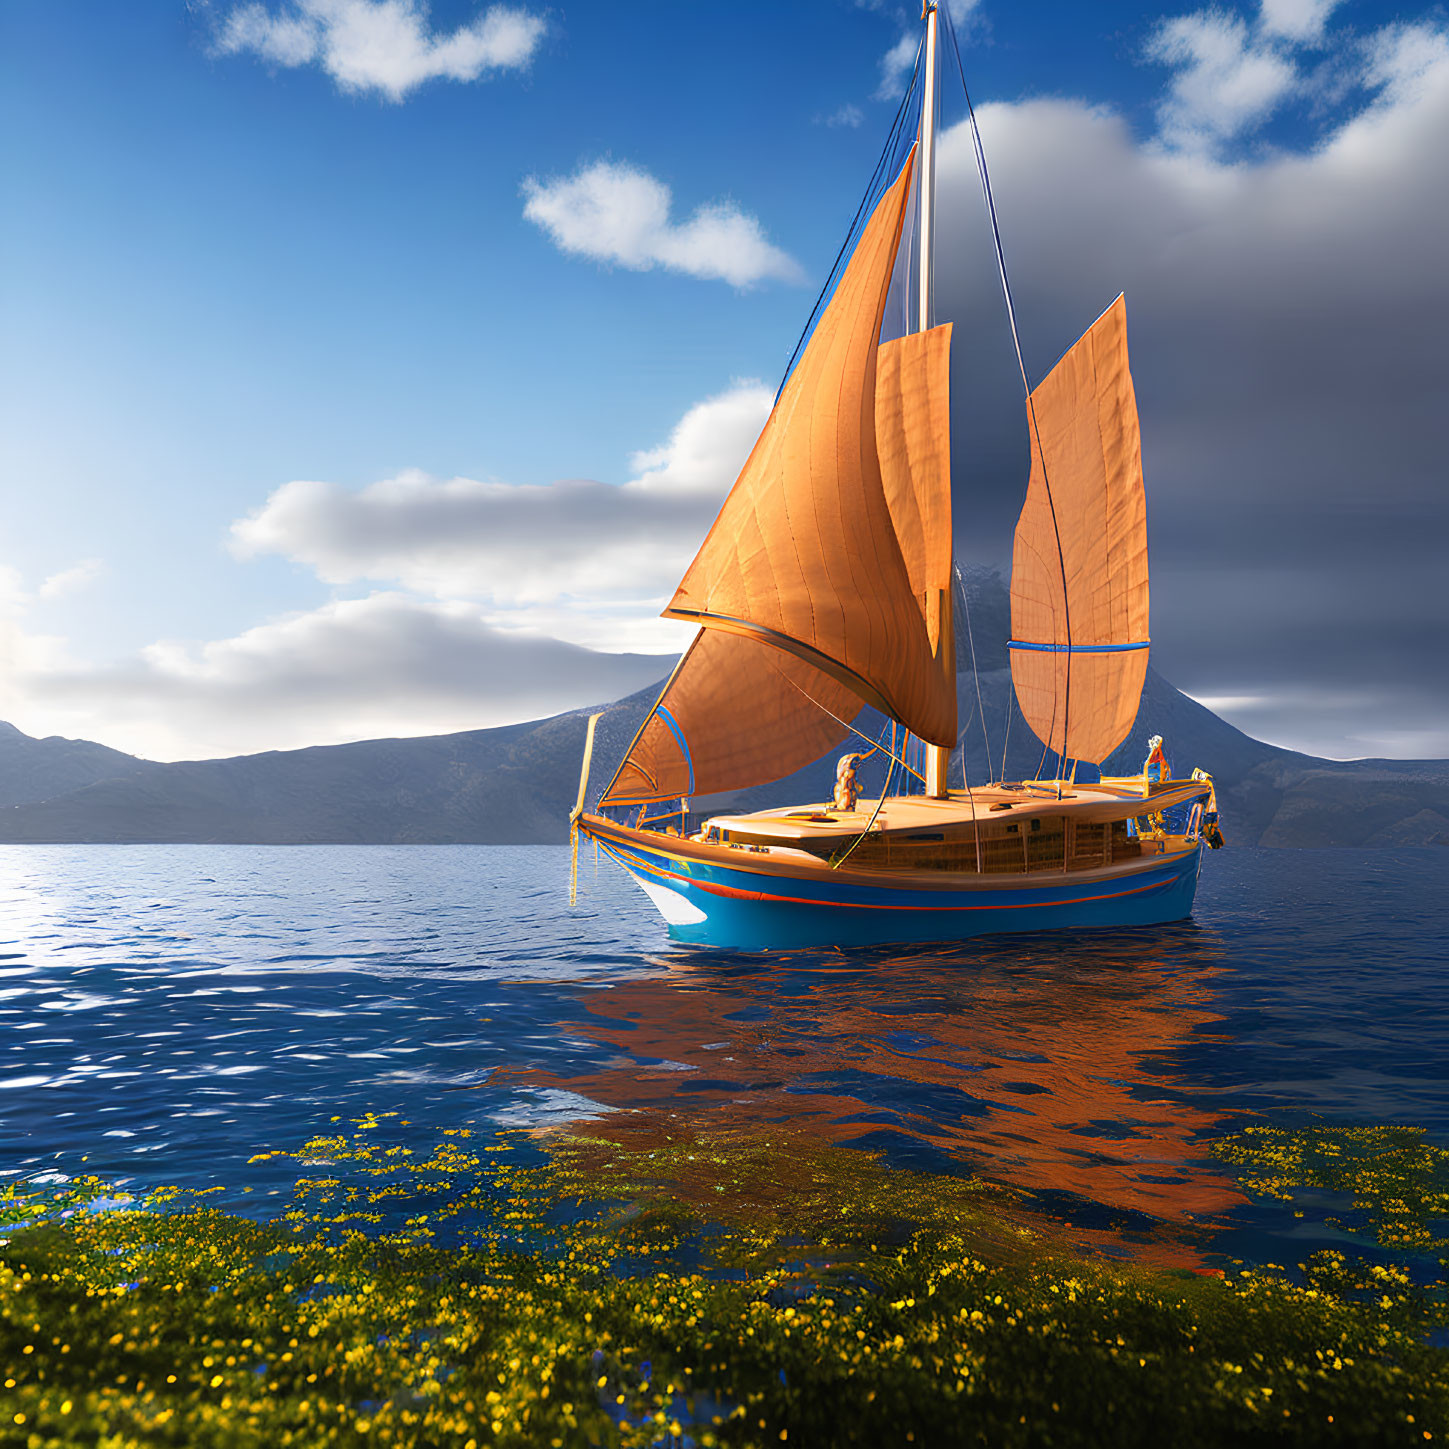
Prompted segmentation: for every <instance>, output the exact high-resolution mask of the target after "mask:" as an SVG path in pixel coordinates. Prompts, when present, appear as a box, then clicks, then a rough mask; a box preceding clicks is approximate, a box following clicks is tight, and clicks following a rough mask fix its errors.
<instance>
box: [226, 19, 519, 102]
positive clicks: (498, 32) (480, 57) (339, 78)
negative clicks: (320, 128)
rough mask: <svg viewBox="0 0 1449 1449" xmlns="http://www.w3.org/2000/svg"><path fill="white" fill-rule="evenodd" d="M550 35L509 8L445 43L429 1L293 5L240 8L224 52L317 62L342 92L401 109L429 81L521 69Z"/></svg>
mask: <svg viewBox="0 0 1449 1449" xmlns="http://www.w3.org/2000/svg"><path fill="white" fill-rule="evenodd" d="M544 30H545V23H544V21H543V20H542V19H541V18H540V17H539V16H537V15H531V14H529V13H528V12H527V11H525V10H520V9H514V8H513V7H511V6H507V5H494V6H491V7H490V8H489V9H488V10H487V12H486V13H485V14H484V15H483V16H482V17H481V18H480V19H478V20H475V21H474V22H473V23H472V24H471V25H463V26H460V27H459V28H458V29H457V30H455V31H453V32H452V33H451V34H449V35H439V34H435V33H434V32H433V31H432V29H431V27H430V25H429V23H428V9H427V6H426V4H424V3H423V0H292V3H291V4H290V5H289V6H287V7H284V8H283V9H281V10H279V11H273V10H270V9H268V8H267V7H266V6H265V5H260V4H249V5H240V6H237V7H236V8H235V9H233V10H231V11H230V12H229V13H228V14H227V16H226V18H225V19H224V20H223V21H222V23H221V26H220V28H219V31H218V34H217V38H216V48H217V50H218V51H219V52H221V53H222V54H223V55H238V54H242V53H244V52H251V53H252V54H254V55H257V56H260V57H261V58H262V59H263V60H266V61H269V62H271V63H272V64H273V65H281V66H288V67H296V66H303V65H310V64H312V63H313V62H314V61H315V62H316V63H317V64H318V65H320V66H321V67H322V69H323V70H324V71H326V72H327V74H328V75H330V76H331V77H332V79H333V80H334V81H335V82H336V84H337V86H338V87H339V89H341V90H344V91H348V92H353V93H358V94H366V93H369V92H375V93H377V94H379V95H383V96H385V97H387V99H388V100H391V101H401V100H402V99H403V98H404V97H405V96H406V95H407V94H408V92H409V91H412V90H414V89H416V88H417V87H418V86H420V85H422V84H423V83H424V82H425V81H430V80H436V79H447V80H457V81H472V80H477V79H478V77H479V76H480V75H482V74H483V73H484V72H485V71H493V70H516V69H520V68H522V67H524V66H526V65H527V64H528V63H529V61H530V60H532V58H533V55H534V52H535V51H536V50H537V49H538V45H539V42H540V41H541V40H542V39H543V34H544Z"/></svg>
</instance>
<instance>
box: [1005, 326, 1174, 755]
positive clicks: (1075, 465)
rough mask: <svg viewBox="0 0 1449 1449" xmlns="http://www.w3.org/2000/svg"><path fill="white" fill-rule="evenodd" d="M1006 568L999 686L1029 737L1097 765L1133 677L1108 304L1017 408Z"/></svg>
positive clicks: (1119, 377) (1136, 649)
mask: <svg viewBox="0 0 1449 1449" xmlns="http://www.w3.org/2000/svg"><path fill="white" fill-rule="evenodd" d="M1029 423H1030V426H1031V434H1032V436H1031V481H1030V483H1029V484H1028V486H1027V494H1026V502H1025V503H1024V504H1023V506H1022V510H1021V517H1020V518H1019V519H1018V521H1017V525H1016V547H1015V551H1014V555H1013V558H1012V568H1011V632H1012V641H1011V645H1010V649H1011V677H1012V682H1013V683H1014V684H1015V686H1016V697H1017V700H1018V701H1019V703H1020V705H1021V712H1022V714H1023V715H1024V716H1025V718H1026V722H1027V724H1028V725H1030V726H1031V728H1032V730H1033V731H1034V732H1035V734H1036V735H1037V737H1038V738H1039V739H1041V740H1042V741H1043V743H1045V744H1046V745H1047V746H1048V747H1049V748H1051V749H1052V750H1054V751H1056V752H1057V753H1058V754H1059V755H1061V756H1063V757H1064V758H1066V759H1076V760H1088V761H1091V762H1093V763H1098V764H1099V763H1100V762H1101V761H1102V760H1104V759H1106V757H1107V756H1108V755H1109V754H1111V753H1112V751H1113V750H1114V749H1116V747H1117V746H1118V745H1119V744H1121V742H1122V740H1123V739H1124V738H1126V735H1127V731H1128V730H1129V729H1131V727H1132V721H1133V719H1134V718H1135V717H1136V714H1137V706H1138V704H1139V702H1140V700H1141V697H1142V684H1143V680H1144V679H1145V678H1146V675H1147V653H1148V632H1147V604H1148V596H1147V500H1146V496H1145V494H1144V492H1143V486H1142V443H1141V437H1140V435H1139V432H1138V425H1137V400H1136V397H1135V395H1134V393H1133V390H1132V375H1131V373H1130V372H1129V371H1128V366H1127V309H1126V305H1125V303H1124V301H1123V299H1122V298H1121V297H1118V298H1117V300H1116V301H1115V302H1114V303H1113V304H1112V305H1111V306H1110V307H1109V308H1108V309H1107V310H1106V311H1105V312H1104V313H1103V314H1102V315H1101V317H1099V318H1098V319H1097V321H1096V322H1094V323H1093V324H1092V326H1091V327H1090V328H1089V329H1088V331H1087V332H1086V334H1085V335H1084V336H1083V337H1082V339H1081V340H1080V341H1079V342H1078V343H1077V344H1076V346H1075V347H1073V348H1072V349H1071V351H1070V352H1068V353H1067V355H1066V356H1065V357H1064V358H1062V360H1061V361H1060V362H1059V363H1058V364H1057V365H1056V367H1055V368H1053V369H1052V371H1051V373H1050V374H1049V375H1048V376H1047V378H1046V379H1045V380H1044V381H1043V382H1042V383H1041V384H1040V386H1038V387H1037V388H1036V389H1035V390H1034V391H1033V392H1032V395H1031V407H1030V409H1029Z"/></svg>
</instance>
